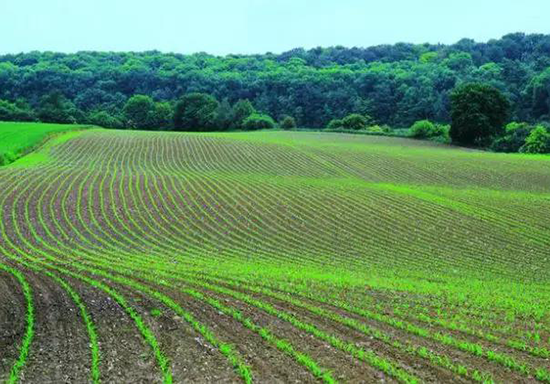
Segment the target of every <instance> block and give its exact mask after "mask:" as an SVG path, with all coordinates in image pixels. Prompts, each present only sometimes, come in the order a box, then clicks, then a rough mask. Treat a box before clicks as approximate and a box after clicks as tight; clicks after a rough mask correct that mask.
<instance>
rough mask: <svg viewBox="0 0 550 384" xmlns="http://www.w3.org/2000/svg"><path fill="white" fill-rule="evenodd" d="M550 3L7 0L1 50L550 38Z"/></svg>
mask: <svg viewBox="0 0 550 384" xmlns="http://www.w3.org/2000/svg"><path fill="white" fill-rule="evenodd" d="M549 15H550V1H549V0H522V1H518V0H460V1H454V0H453V1H449V0H424V1H419V0H417V1H414V0H381V1H368V0H363V1H361V0H307V1H306V0H234V1H232V0H225V1H224V0H202V1H201V0H195V1H189V0H0V53H18V52H27V51H31V50H42V51H44V50H51V51H61V52H75V51H79V50H113V51H129V50H134V51H144V50H152V49H157V50H160V51H163V52H178V53H193V52H199V51H205V52H208V53H213V54H229V53H265V52H268V51H270V52H275V53H280V52H283V51H285V50H289V49H292V48H295V47H304V48H312V47H316V46H324V47H326V46H333V45H344V46H347V47H352V46H358V47H367V46H370V45H377V44H384V43H396V42H400V41H405V42H412V43H424V42H430V43H438V42H441V43H454V42H456V41H457V40H459V39H460V38H463V37H468V38H473V39H476V40H478V41H486V40H488V39H490V38H499V37H501V36H502V35H504V34H506V33H510V32H529V33H531V32H536V33H550V23H549V22H548V16H549Z"/></svg>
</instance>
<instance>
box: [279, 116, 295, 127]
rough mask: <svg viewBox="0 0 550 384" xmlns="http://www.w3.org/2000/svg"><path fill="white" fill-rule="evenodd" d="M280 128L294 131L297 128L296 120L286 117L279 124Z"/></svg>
mask: <svg viewBox="0 0 550 384" xmlns="http://www.w3.org/2000/svg"><path fill="white" fill-rule="evenodd" d="M279 126H280V127H281V128H282V129H294V128H296V120H294V117H292V116H285V117H284V118H283V119H282V120H281V122H280V123H279Z"/></svg>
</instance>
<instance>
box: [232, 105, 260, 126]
mask: <svg viewBox="0 0 550 384" xmlns="http://www.w3.org/2000/svg"><path fill="white" fill-rule="evenodd" d="M254 113H256V109H254V106H253V105H252V103H251V102H250V100H248V99H244V100H239V101H237V102H236V103H235V105H234V106H233V111H232V120H233V121H232V123H231V125H232V126H233V127H234V128H239V129H243V128H244V126H243V124H244V121H245V120H246V118H247V117H249V116H250V115H252V114H254Z"/></svg>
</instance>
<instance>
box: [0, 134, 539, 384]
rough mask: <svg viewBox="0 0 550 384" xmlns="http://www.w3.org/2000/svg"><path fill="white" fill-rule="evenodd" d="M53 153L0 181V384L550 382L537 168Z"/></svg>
mask: <svg viewBox="0 0 550 384" xmlns="http://www.w3.org/2000/svg"><path fill="white" fill-rule="evenodd" d="M68 135H69V136H66V137H65V138H64V137H63V136H60V137H58V138H57V139H56V140H55V141H54V142H52V143H50V144H49V145H46V146H45V147H44V148H42V150H41V151H38V152H36V153H33V154H31V155H30V156H28V157H24V158H22V159H20V160H19V161H16V162H15V163H13V164H11V165H9V166H7V167H2V168H0V201H1V203H0V207H1V211H0V216H1V219H2V220H1V224H0V330H1V332H2V333H1V334H0V350H1V351H2V355H1V356H0V379H6V380H12V381H13V382H16V381H18V380H21V381H23V382H37V381H39V380H40V379H41V378H44V377H48V378H51V379H52V380H54V381H69V382H83V381H87V380H88V381H89V380H91V381H93V382H99V380H101V381H104V382H112V381H117V382H128V381H140V380H141V381H145V382H172V381H174V382H212V381H222V382H239V381H245V382H250V381H254V382H291V381H299V382H314V381H318V380H322V381H326V382H337V381H344V382H373V381H380V380H385V381H390V382H393V381H397V382H457V381H458V382H460V381H464V382H470V381H482V382H491V381H497V382H524V381H537V380H538V381H541V382H550V362H549V358H550V352H549V349H550V318H549V308H550V300H549V299H548V297H549V293H550V289H549V288H550V285H549V279H550V268H549V267H548V265H549V262H550V219H549V217H550V158H549V157H537V156H521V155H500V154H491V153H484V152H478V151H473V150H463V149H457V148H450V147H447V146H441V145H437V144H432V143H427V142H421V141H413V140H409V139H399V138H386V137H373V136H359V135H343V134H321V133H305V132H257V133H209V134H180V133H152V132H128V131H107V130H100V129H97V130H87V131H82V132H77V133H74V132H71V133H69V134H68ZM33 156H34V157H35V160H34V161H33V160H32V157H33ZM29 157H30V158H31V160H29ZM14 318H16V319H19V321H15V322H14V321H13V319H14Z"/></svg>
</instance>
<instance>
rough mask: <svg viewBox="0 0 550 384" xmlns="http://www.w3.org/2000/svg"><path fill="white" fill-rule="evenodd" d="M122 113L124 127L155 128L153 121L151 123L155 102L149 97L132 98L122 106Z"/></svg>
mask: <svg viewBox="0 0 550 384" xmlns="http://www.w3.org/2000/svg"><path fill="white" fill-rule="evenodd" d="M123 113H124V117H125V118H126V125H127V126H128V127H130V128H136V129H153V128H155V126H154V121H152V116H153V115H154V114H155V102H154V101H153V99H152V98H150V97H149V96H145V95H135V96H132V97H131V98H130V99H128V101H127V102H126V104H125V105H124V109H123Z"/></svg>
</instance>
